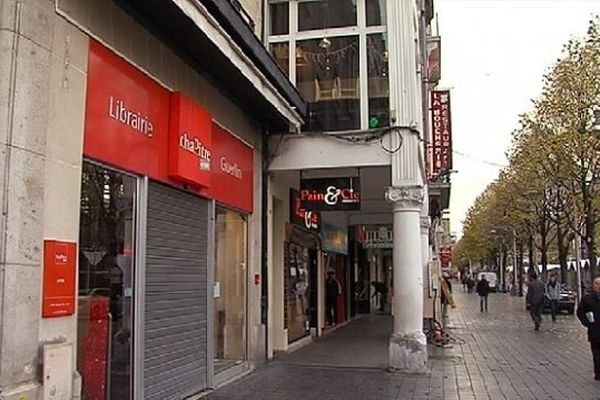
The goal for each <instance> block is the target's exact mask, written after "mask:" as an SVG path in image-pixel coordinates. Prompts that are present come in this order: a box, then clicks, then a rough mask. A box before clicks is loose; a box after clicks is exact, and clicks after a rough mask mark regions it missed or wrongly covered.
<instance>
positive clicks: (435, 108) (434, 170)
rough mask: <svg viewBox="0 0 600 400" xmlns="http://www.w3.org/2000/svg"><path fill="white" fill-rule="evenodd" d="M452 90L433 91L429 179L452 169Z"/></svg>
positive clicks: (434, 178) (433, 179) (433, 178)
mask: <svg viewBox="0 0 600 400" xmlns="http://www.w3.org/2000/svg"><path fill="white" fill-rule="evenodd" d="M451 120H452V119H451V113H450V91H449V90H434V91H432V92H431V130H432V142H431V144H430V146H429V157H430V159H429V160H430V166H429V171H428V175H429V179H430V180H432V181H435V180H436V179H437V178H438V177H439V175H440V174H441V173H443V172H447V171H448V170H450V169H452V123H451V122H452V121H451Z"/></svg>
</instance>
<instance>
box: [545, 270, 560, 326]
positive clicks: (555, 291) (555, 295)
mask: <svg viewBox="0 0 600 400" xmlns="http://www.w3.org/2000/svg"><path fill="white" fill-rule="evenodd" d="M546 298H547V299H548V302H549V303H550V313H551V315H552V322H556V314H557V313H558V299H560V283H558V282H557V280H556V275H555V274H552V275H550V280H549V281H548V283H547V284H546Z"/></svg>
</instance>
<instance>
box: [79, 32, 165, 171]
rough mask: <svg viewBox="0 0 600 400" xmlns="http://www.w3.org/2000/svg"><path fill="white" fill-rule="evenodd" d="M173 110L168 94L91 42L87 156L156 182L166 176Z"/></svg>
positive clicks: (87, 111)
mask: <svg viewBox="0 0 600 400" xmlns="http://www.w3.org/2000/svg"><path fill="white" fill-rule="evenodd" d="M169 104H170V94H169V91H168V90H166V89H164V88H163V87H162V86H160V85H159V84H158V83H156V82H155V81H154V80H152V79H150V78H149V77H148V76H146V75H145V74H143V73H142V72H141V71H139V70H138V69H136V68H135V67H133V66H132V65H131V64H129V63H127V62H126V61H125V60H123V59H122V58H120V57H119V56H117V55H116V54H115V53H113V52H112V51H110V50H109V49H107V48H106V47H104V46H102V45H101V44H100V43H98V42H96V41H94V40H91V41H90V47H89V58H88V79H87V98H86V106H85V135H84V143H83V151H84V154H85V155H86V156H88V157H91V158H94V159H97V160H100V161H104V162H107V163H110V164H113V165H116V166H118V167H121V168H123V169H126V170H129V171H133V172H138V173H143V174H145V175H148V176H151V177H154V178H160V177H163V176H166V175H167V174H166V172H167V171H166V170H167V156H168V153H167V151H166V148H167V144H168V134H169ZM148 160H152V162H148Z"/></svg>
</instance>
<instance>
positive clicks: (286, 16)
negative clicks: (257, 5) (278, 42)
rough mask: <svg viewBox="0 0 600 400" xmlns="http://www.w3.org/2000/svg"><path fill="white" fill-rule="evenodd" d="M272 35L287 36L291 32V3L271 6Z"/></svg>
mask: <svg viewBox="0 0 600 400" xmlns="http://www.w3.org/2000/svg"><path fill="white" fill-rule="evenodd" d="M269 10H270V11H269V12H270V21H271V32H270V34H271V35H285V34H286V33H289V32H290V6H289V3H287V2H286V3H273V4H271V5H270V6H269Z"/></svg>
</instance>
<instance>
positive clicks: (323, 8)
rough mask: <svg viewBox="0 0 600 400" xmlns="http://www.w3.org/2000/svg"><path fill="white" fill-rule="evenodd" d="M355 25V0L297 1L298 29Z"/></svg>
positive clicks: (306, 29)
mask: <svg viewBox="0 0 600 400" xmlns="http://www.w3.org/2000/svg"><path fill="white" fill-rule="evenodd" d="M355 25H356V1H353V0H310V1H303V2H300V3H298V30H299V31H308V30H313V29H326V28H339V27H343V26H355Z"/></svg>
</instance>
